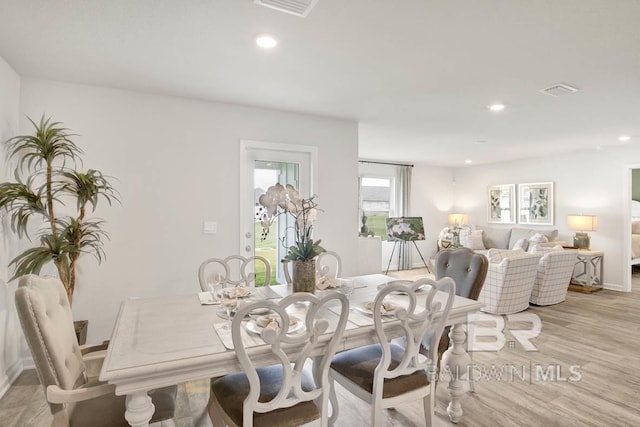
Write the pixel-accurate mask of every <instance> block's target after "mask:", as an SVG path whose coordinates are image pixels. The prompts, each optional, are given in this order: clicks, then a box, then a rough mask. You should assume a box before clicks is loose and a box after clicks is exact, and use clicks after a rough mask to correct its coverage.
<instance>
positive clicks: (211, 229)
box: [202, 221, 218, 234]
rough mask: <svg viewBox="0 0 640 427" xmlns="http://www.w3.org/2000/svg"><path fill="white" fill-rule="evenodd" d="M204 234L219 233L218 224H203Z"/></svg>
mask: <svg viewBox="0 0 640 427" xmlns="http://www.w3.org/2000/svg"><path fill="white" fill-rule="evenodd" d="M202 232H203V233H204V234H216V233H217V232H218V223H217V222H213V221H205V222H204V223H203V224H202Z"/></svg>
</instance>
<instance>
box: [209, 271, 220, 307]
mask: <svg viewBox="0 0 640 427" xmlns="http://www.w3.org/2000/svg"><path fill="white" fill-rule="evenodd" d="M222 282H223V279H222V274H220V273H217V274H215V275H211V276H209V278H208V279H207V286H208V287H209V293H210V294H211V299H212V300H213V304H220V290H219V289H218V288H219V286H220V284H221V283H222Z"/></svg>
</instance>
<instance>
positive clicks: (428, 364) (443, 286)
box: [329, 277, 455, 427]
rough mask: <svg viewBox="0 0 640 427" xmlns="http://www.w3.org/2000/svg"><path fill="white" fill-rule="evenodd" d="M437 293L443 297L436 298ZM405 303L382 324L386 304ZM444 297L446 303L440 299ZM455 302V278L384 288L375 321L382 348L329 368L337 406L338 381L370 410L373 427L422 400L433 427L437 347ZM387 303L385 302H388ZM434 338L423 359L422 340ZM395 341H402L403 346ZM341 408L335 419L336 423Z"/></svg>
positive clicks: (353, 353) (352, 353)
mask: <svg viewBox="0 0 640 427" xmlns="http://www.w3.org/2000/svg"><path fill="white" fill-rule="evenodd" d="M438 291H442V292H443V293H441V294H439V295H438V297H436V295H437V293H438ZM398 293H400V295H399V296H398V298H399V297H401V298H402V299H403V300H404V303H405V304H403V305H397V307H396V309H395V310H394V311H393V315H392V316H390V318H391V319H390V318H389V317H387V318H386V319H385V318H383V314H382V307H383V302H385V303H386V301H388V297H389V296H390V295H391V294H394V298H396V296H395V295H397V294H398ZM443 296H445V297H444V298H442V297H443ZM454 297H455V282H454V281H453V280H452V279H451V278H448V277H447V278H443V279H441V280H438V281H434V280H431V279H420V280H417V281H415V282H413V283H411V284H407V283H402V282H395V283H392V284H389V285H387V286H385V287H384V288H383V289H382V290H381V291H380V292H379V293H378V295H377V296H376V298H375V300H374V304H373V313H374V314H373V321H374V325H375V331H376V335H377V337H378V341H379V344H371V345H368V346H365V347H360V348H356V349H353V350H347V351H344V352H342V353H338V354H337V355H336V356H335V357H334V358H333V361H332V362H331V369H330V371H329V377H330V379H331V383H332V386H331V394H332V395H331V402H332V404H333V402H335V401H336V398H335V387H334V381H336V382H338V383H339V384H341V385H342V386H343V387H345V388H346V389H347V390H348V391H349V392H351V393H353V394H354V395H355V396H356V397H358V398H360V399H362V400H364V401H365V402H367V403H369V404H370V405H371V425H372V426H376V427H378V426H380V425H381V423H382V419H383V416H382V410H383V409H385V408H390V407H394V406H397V405H399V404H401V403H404V402H407V401H411V400H415V399H422V400H423V406H424V417H425V422H426V425H427V426H431V425H432V424H433V411H434V404H435V383H436V375H437V363H438V342H439V341H440V336H441V335H442V331H443V329H444V325H445V323H446V320H447V318H448V316H449V312H450V311H451V306H452V304H453V300H454ZM385 300H386V301H385ZM429 335H430V336H431V342H430V345H429V349H430V351H429V353H428V355H426V356H425V355H423V354H420V351H419V350H420V343H421V341H422V339H423V337H424V336H429ZM394 338H401V340H402V341H404V346H402V345H398V344H397V343H396V340H394ZM337 414H338V408H337V407H335V408H334V410H333V413H332V418H331V420H330V421H331V422H333V421H335V418H336V417H337Z"/></svg>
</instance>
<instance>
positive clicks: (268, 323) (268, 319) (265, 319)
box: [255, 314, 298, 331]
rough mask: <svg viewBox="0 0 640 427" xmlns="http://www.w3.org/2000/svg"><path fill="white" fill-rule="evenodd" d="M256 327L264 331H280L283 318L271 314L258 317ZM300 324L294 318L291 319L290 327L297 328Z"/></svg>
mask: <svg viewBox="0 0 640 427" xmlns="http://www.w3.org/2000/svg"><path fill="white" fill-rule="evenodd" d="M255 320H256V325H258V326H260V327H261V328H264V329H273V330H274V331H279V330H280V321H281V318H280V316H278V315H275V314H270V315H268V316H260V317H256V319H255ZM297 324H298V319H295V318H293V317H290V318H289V327H293V326H296V325H297Z"/></svg>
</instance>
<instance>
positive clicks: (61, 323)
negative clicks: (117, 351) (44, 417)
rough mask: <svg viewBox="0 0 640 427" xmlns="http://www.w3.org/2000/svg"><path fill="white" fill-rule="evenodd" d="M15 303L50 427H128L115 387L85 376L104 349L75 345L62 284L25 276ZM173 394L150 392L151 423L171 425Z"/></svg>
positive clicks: (171, 389)
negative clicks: (42, 392) (49, 415)
mask: <svg viewBox="0 0 640 427" xmlns="http://www.w3.org/2000/svg"><path fill="white" fill-rule="evenodd" d="M15 302H16V310H17V313H18V317H19V319H20V323H21V325H22V330H23V331H24V335H25V338H26V340H27V344H28V345H29V349H30V350H31V355H32V356H33V361H34V362H35V365H36V371H37V373H38V378H39V379H40V383H41V384H42V387H43V388H44V393H45V397H46V399H47V403H48V405H49V409H50V410H51V414H52V415H53V424H52V425H53V426H55V427H62V426H65V427H66V426H82V427H84V426H92V427H98V426H104V427H107V426H108V427H113V426H128V425H129V423H127V421H126V420H125V397H126V396H116V395H115V393H114V392H115V386H114V385H112V384H106V383H102V382H99V381H98V380H97V378H89V377H88V375H87V368H86V362H87V361H88V360H89V359H95V358H96V357H97V358H98V359H99V358H104V350H105V349H106V345H101V346H95V347H87V348H84V347H83V348H81V347H80V346H79V345H78V341H77V339H76V335H75V329H74V326H73V318H72V315H71V307H70V305H69V301H68V299H67V294H66V292H65V290H64V287H63V286H62V282H60V280H59V279H57V278H54V277H39V276H36V275H26V276H23V277H21V278H20V282H19V284H18V288H17V289H16V293H15ZM103 344H104V343H103ZM91 353H94V354H93V355H92V354H91ZM96 353H97V356H96ZM92 356H95V357H92ZM176 392H177V387H176V386H172V387H166V388H163V389H158V390H155V391H152V392H150V393H149V396H150V397H151V399H152V401H153V404H154V406H155V413H154V415H153V417H152V419H151V422H152V423H162V424H161V425H163V426H173V425H175V424H174V422H173V417H174V412H175V397H176ZM157 425H160V424H157Z"/></svg>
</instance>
